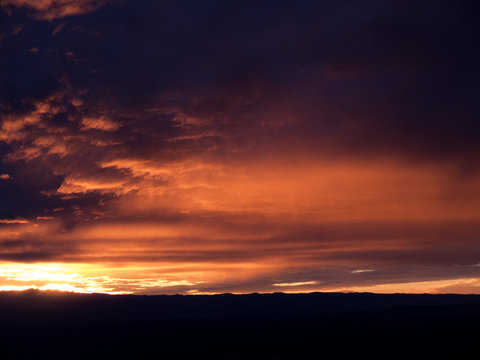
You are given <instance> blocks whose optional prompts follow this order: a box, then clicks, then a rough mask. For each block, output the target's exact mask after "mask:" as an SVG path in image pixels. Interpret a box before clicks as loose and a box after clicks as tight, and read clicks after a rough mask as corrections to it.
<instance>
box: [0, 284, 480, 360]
mask: <svg viewBox="0 0 480 360" xmlns="http://www.w3.org/2000/svg"><path fill="white" fill-rule="evenodd" d="M119 358H129V359H372V358H376V359H480V296H475V295H402V294H394V295H374V294H328V293H326V294H323V293H315V294H297V295H287V294H262V295H259V294H250V295H229V294H225V295H215V296H198V295H197V296H109V295H79V294H68V293H42V292H37V291H27V292H23V293H14V292H12V293H0V359H2V360H4V359H119Z"/></svg>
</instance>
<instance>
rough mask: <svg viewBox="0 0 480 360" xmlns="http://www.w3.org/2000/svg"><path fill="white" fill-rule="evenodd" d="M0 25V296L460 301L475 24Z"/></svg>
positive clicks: (68, 12)
mask: <svg viewBox="0 0 480 360" xmlns="http://www.w3.org/2000/svg"><path fill="white" fill-rule="evenodd" d="M1 9H2V10H1V11H0V19H1V21H0V23H1V24H2V25H1V27H0V48H1V52H2V54H7V55H6V56H2V57H1V58H0V62H1V63H0V78H1V79H2V80H1V82H0V114H1V119H0V121H1V123H0V156H1V158H0V198H1V199H2V201H1V203H0V260H1V261H3V262H4V264H5V268H7V267H11V266H17V267H16V268H15V269H16V270H15V271H16V272H13V273H11V274H14V275H12V276H7V275H5V276H3V275H1V274H0V286H7V287H8V286H29V285H34V286H37V287H39V288H42V287H45V286H47V287H48V286H57V285H58V281H57V280H58V279H57V280H55V281H53V283H52V282H49V280H48V276H47V275H48V273H49V271H50V272H55V271H57V270H51V269H50V268H49V266H54V265H52V264H57V265H58V264H60V265H58V266H60V268H61V269H63V270H61V271H64V272H65V274H67V275H68V276H70V278H69V279H70V280H68V281H66V283H68V284H70V286H71V287H70V289H74V290H77V291H78V289H81V286H83V289H85V288H86V287H90V288H91V289H93V288H95V289H97V290H102V289H104V290H105V291H111V292H134V293H164V292H167V293H172V292H173V293H174V292H184V293H186V292H191V293H195V292H198V293H201V292H223V291H231V292H250V291H279V289H280V290H282V291H284V290H285V291H311V290H331V289H337V290H338V289H371V290H372V291H376V290H375V289H383V288H382V286H387V288H388V289H394V288H395V286H397V288H398V289H404V287H402V286H403V285H395V286H394V285H388V284H406V283H408V284H413V285H411V287H410V288H408V287H407V289H410V290H411V291H417V290H418V289H421V288H422V286H423V287H424V288H425V289H426V290H425V291H427V290H428V291H437V290H435V289H437V288H439V289H440V288H442V289H444V290H442V291H450V290H451V289H460V290H458V291H473V292H478V282H477V280H476V279H477V278H478V271H479V269H480V268H479V267H478V266H477V265H478V264H479V263H480V243H479V236H480V226H479V225H478V224H479V217H480V202H479V201H478V199H479V198H480V186H479V185H478V184H480V182H479V181H478V180H479V177H480V173H479V165H480V141H479V140H480V127H479V125H478V121H477V119H478V117H479V115H480V114H479V109H478V103H479V98H478V97H479V94H480V92H479V88H478V83H479V81H478V80H479V71H478V66H477V64H478V61H479V60H480V59H479V52H478V49H477V48H476V45H475V41H474V40H475V39H476V37H477V35H478V26H476V25H475V24H476V18H477V16H476V15H478V14H476V12H477V11H476V9H474V8H471V7H470V6H468V5H466V4H453V3H451V2H447V1H445V2H443V1H439V2H435V3H423V4H418V2H409V1H386V2H385V1H373V2H370V3H368V4H365V3H364V2H360V1H340V2H335V3H328V2H324V3H323V2H311V1H295V2H293V1H292V2H290V1H260V2H235V3H232V2H224V1H207V2H198V1H176V2H168V1H167V2H151V1H141V0H140V1H119V2H116V1H109V2H98V1H81V2H72V1H42V2H31V1H26V0H25V1H5V2H2V3H1ZM49 264H50V265H49ZM7 265H8V266H7ZM57 265H55V266H57ZM32 266H33V267H34V266H40V267H42V266H43V268H44V269H47V270H43V274H44V275H45V274H47V275H45V276H46V280H41V279H39V278H38V276H37V277H35V276H33V275H32V276H33V277H30V283H29V284H25V283H24V282H22V281H23V280H18V279H19V278H21V277H22V273H25V274H30V275H31V274H34V275H35V274H37V275H38V273H36V271H37V272H38V271H42V270H41V269H40V268H38V267H37V268H32ZM32 269H33V270H32ZM48 269H50V270H48ZM86 269H87V270H86ZM139 269H140V270H139ZM12 271H13V270H12ZM58 271H60V270H58ZM15 274H17V275H15ZM24 278H28V276H27V277H24ZM6 279H10V280H6ZM92 279H93V280H92ZM60 282H61V281H60ZM432 282H433V283H432ZM2 284H3V285H2ZM48 284H53V285H48ZM55 284H57V285H55ZM81 284H83V285H81ZM85 284H86V285H85ZM146 284H147V285H146ZM148 284H150V285H148ZM415 284H417V285H415ZM418 284H420V285H418ZM421 284H424V285H421ZM425 284H427V285H425ZM428 284H430V285H428ZM432 284H433V285H432ZM435 284H436V285H435ZM379 286H380V288H379ZM388 286H390V287H388ZM392 286H393V287H392ZM57 287H58V286H57ZM415 289H416V290H415ZM462 289H463V290H462ZM468 289H470V290H468ZM379 291H380V290H379ZM392 291H394V290H392ZM418 291H420V290H418ZM452 291H456V290H452Z"/></svg>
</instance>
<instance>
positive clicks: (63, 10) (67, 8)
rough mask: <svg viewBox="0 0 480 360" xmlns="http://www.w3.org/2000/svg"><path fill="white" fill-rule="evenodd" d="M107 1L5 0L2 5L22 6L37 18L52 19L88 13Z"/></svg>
mask: <svg viewBox="0 0 480 360" xmlns="http://www.w3.org/2000/svg"><path fill="white" fill-rule="evenodd" d="M105 3H107V0H5V1H2V4H1V5H2V6H3V7H7V6H17V7H24V8H27V9H29V10H32V11H33V15H34V16H35V17H36V18H38V19H43V20H50V21H51V20H54V19H57V18H63V17H66V16H71V15H79V14H85V13H89V12H91V11H94V10H96V9H97V8H99V7H100V6H102V5H104V4H105Z"/></svg>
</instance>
